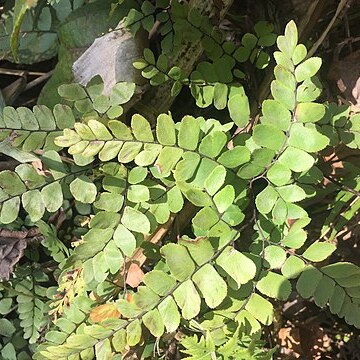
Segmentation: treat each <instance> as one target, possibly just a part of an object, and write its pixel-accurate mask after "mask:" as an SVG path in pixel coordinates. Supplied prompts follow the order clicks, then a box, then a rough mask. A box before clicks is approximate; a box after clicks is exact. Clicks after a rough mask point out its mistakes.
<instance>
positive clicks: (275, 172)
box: [266, 162, 291, 186]
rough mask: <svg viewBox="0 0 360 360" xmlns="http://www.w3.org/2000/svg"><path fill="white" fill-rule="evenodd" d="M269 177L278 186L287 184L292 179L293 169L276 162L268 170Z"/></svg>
mask: <svg viewBox="0 0 360 360" xmlns="http://www.w3.org/2000/svg"><path fill="white" fill-rule="evenodd" d="M266 175H267V178H268V179H269V180H270V181H271V182H272V183H273V184H274V185H277V186H281V185H285V184H287V183H288V182H289V181H290V179H291V171H290V169H289V168H288V167H287V166H285V165H283V164H281V163H279V162H275V163H274V164H273V165H271V167H270V169H269V170H268V172H267V174H266Z"/></svg>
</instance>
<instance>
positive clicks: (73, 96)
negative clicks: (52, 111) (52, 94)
mask: <svg viewBox="0 0 360 360" xmlns="http://www.w3.org/2000/svg"><path fill="white" fill-rule="evenodd" d="M58 92H59V95H60V96H61V97H63V98H64V99H66V100H70V101H75V100H80V99H85V98H86V97H87V95H86V92H85V90H84V88H83V87H82V86H81V85H80V84H77V83H73V84H63V85H60V86H59V88H58Z"/></svg>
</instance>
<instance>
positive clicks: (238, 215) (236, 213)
mask: <svg viewBox="0 0 360 360" xmlns="http://www.w3.org/2000/svg"><path fill="white" fill-rule="evenodd" d="M221 218H222V220H224V221H225V222H226V223H227V224H228V225H230V226H236V225H239V224H241V223H242V221H243V220H244V218H245V215H244V213H243V212H242V211H241V210H240V209H239V207H238V206H236V205H234V204H232V205H230V206H229V207H228V208H227V210H226V211H225V212H224V213H223V215H222V217H221Z"/></svg>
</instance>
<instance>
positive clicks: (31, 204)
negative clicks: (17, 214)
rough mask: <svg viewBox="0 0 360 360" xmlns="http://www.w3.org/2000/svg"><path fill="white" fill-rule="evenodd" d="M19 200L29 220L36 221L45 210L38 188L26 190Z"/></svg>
mask: <svg viewBox="0 0 360 360" xmlns="http://www.w3.org/2000/svg"><path fill="white" fill-rule="evenodd" d="M21 201H22V204H23V206H24V209H25V210H26V211H27V212H28V214H29V216H30V219H31V221H33V222H36V221H38V220H40V219H41V218H42V216H43V215H44V212H45V205H44V203H43V200H42V196H41V193H40V191H39V190H31V191H27V192H26V193H24V194H23V195H22V197H21Z"/></svg>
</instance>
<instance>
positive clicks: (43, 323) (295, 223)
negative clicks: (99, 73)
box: [0, 1, 360, 360]
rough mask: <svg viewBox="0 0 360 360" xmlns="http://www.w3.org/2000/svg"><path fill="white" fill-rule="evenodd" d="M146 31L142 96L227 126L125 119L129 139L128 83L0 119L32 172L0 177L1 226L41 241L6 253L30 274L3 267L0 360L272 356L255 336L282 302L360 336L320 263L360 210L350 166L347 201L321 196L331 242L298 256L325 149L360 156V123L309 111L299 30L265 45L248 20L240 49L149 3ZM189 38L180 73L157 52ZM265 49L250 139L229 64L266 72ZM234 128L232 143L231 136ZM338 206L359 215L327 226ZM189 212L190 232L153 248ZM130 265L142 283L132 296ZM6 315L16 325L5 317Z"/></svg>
mask: <svg viewBox="0 0 360 360" xmlns="http://www.w3.org/2000/svg"><path fill="white" fill-rule="evenodd" d="M119 3H120V5H119V6H121V3H122V1H120V2H119ZM170 6H171V10H172V11H168V9H169V7H170ZM113 10H114V9H113ZM156 20H158V21H159V22H160V23H161V24H162V27H161V31H162V33H161V34H162V35H163V41H162V51H163V53H162V54H161V55H160V56H159V57H158V58H157V59H156V57H155V55H154V54H153V52H151V51H150V50H148V49H145V51H144V59H139V60H137V61H136V62H135V63H134V66H135V67H136V68H137V69H141V70H142V74H143V75H144V76H145V77H146V78H148V79H150V82H151V84H152V85H161V84H163V83H164V82H170V81H171V82H172V84H171V86H172V94H173V95H174V96H176V95H177V94H178V93H179V91H180V90H181V88H182V87H183V86H190V88H191V92H192V94H193V96H194V98H195V99H196V104H197V105H198V106H200V107H205V106H206V107H207V106H210V105H212V104H213V105H214V106H215V108H216V109H225V108H227V109H228V110H229V112H228V113H227V115H226V121H222V122H220V121H218V120H215V119H204V118H203V117H197V118H195V117H194V116H192V115H191V114H189V115H186V116H185V117H183V118H182V119H181V120H179V119H173V117H172V115H171V113H163V114H160V115H159V116H158V117H157V121H156V124H155V126H153V127H152V125H151V123H150V122H149V121H148V120H147V119H146V118H145V117H144V116H142V115H141V114H134V115H132V117H131V122H130V124H129V126H128V125H127V124H126V123H125V122H124V121H122V120H121V118H120V119H119V117H120V116H122V114H123V112H124V108H123V105H124V104H126V103H127V102H128V101H130V100H131V98H132V97H133V96H134V93H135V89H136V87H135V84H132V83H125V82H123V83H118V84H116V85H115V87H114V88H113V89H112V92H111V94H109V95H104V94H103V84H102V82H101V80H100V79H99V78H94V79H93V80H92V81H91V82H90V83H89V84H88V85H87V86H85V87H83V86H81V85H79V84H66V85H62V86H61V87H60V88H59V94H60V95H61V96H62V97H63V98H64V99H65V100H66V104H58V105H56V106H55V107H54V108H53V109H49V108H48V107H46V106H44V105H41V106H40V105H38V106H35V107H34V108H33V110H30V109H27V108H24V107H19V108H17V109H15V108H12V107H5V108H4V110H3V113H2V115H1V116H0V128H1V140H2V145H3V146H5V147H6V149H7V151H8V153H10V154H11V155H12V156H18V157H24V156H25V155H27V156H30V159H31V160H30V161H24V163H22V164H20V165H18V166H17V167H16V168H15V169H14V170H13V171H12V170H4V171H2V172H0V196H1V199H0V200H1V208H0V222H1V224H2V227H3V228H4V229H8V230H9V231H18V230H20V229H22V231H24V230H23V229H25V228H26V229H29V228H31V229H34V228H36V229H37V231H38V233H37V234H36V236H35V237H34V236H31V235H29V234H24V236H23V237H22V238H18V239H13V243H16V244H17V245H16V246H18V248H17V249H18V253H17V254H19V253H21V254H22V252H24V248H25V247H26V244H27V245H28V246H27V249H26V250H25V256H26V258H27V259H28V261H27V262H25V263H24V264H22V265H21V266H16V270H15V272H14V274H12V275H11V276H10V274H11V273H12V267H13V266H14V265H16V263H17V262H18V261H19V257H16V256H13V257H12V256H10V255H9V254H11V252H9V253H8V254H7V255H6V256H8V258H6V259H7V260H8V262H7V264H8V265H7V267H4V268H2V269H1V270H2V271H4V272H5V275H2V277H3V279H4V280H6V281H4V282H3V283H2V284H0V289H1V292H0V296H1V298H0V313H1V314H2V315H4V318H3V319H0V322H2V325H1V326H0V328H1V329H0V332H2V333H1V334H2V335H3V336H4V339H5V340H1V345H0V346H2V348H1V350H0V351H1V353H2V356H3V357H5V356H8V357H7V358H15V356H18V358H19V359H27V358H29V357H28V355H26V352H25V351H24V350H23V348H24V347H25V348H26V344H25V343H24V342H21V341H19V339H18V337H19V334H23V337H24V339H25V340H26V341H28V343H29V344H30V350H31V351H32V352H33V353H34V355H33V358H34V359H38V360H42V359H59V360H60V359H71V360H72V359H93V358H96V359H123V358H127V355H131V354H134V353H136V354H137V356H138V358H166V356H168V355H167V354H166V349H167V348H168V347H169V344H170V343H171V342H173V341H178V346H179V348H180V351H181V352H182V356H183V358H187V359H194V360H195V359H271V358H272V355H273V353H274V352H275V351H276V348H274V349H268V348H266V346H265V345H266V344H265V343H264V341H262V340H261V330H262V328H263V327H264V326H269V325H271V324H272V322H273V319H274V306H273V304H274V302H275V301H284V300H287V299H288V298H289V296H290V294H291V293H292V292H293V291H295V290H296V291H297V292H298V293H299V295H300V296H302V297H303V298H305V299H309V298H311V299H313V301H314V302H315V303H316V305H318V306H319V307H321V308H323V307H327V309H329V311H330V312H331V313H333V314H335V315H337V316H339V317H340V318H344V319H345V321H346V322H347V323H348V324H350V325H354V326H356V327H360V309H359V306H360V303H359V298H360V295H359V294H360V285H359V281H358V279H359V276H360V268H359V267H358V266H356V265H354V264H352V263H348V262H330V263H329V262H325V260H326V259H328V258H329V257H331V255H332V254H333V253H334V251H335V250H336V245H335V243H333V242H332V239H333V238H334V236H335V231H336V230H337V231H338V230H339V229H340V228H341V227H340V226H343V225H344V223H346V221H348V220H350V218H351V216H353V215H354V213H355V212H356V211H357V209H358V207H359V198H358V192H359V188H360V180H359V176H358V174H359V172H358V170H359V169H357V168H356V167H355V166H353V165H350V164H345V166H346V167H347V173H346V176H344V178H343V179H341V181H342V183H343V184H344V186H342V188H341V189H340V191H339V189H338V188H337V189H336V190H334V189H333V188H332V190H331V191H332V192H333V196H334V200H333V201H334V202H333V203H332V205H331V206H330V207H331V211H330V213H329V216H328V217H327V218H326V220H325V222H324V227H323V234H322V235H323V237H324V236H325V235H326V234H327V233H328V231H329V229H331V230H332V233H331V236H330V237H329V241H315V242H312V243H309V242H307V232H306V230H305V228H306V226H307V225H309V223H310V222H311V214H309V212H308V211H307V210H308V203H310V201H312V202H314V201H315V203H316V199H317V197H318V196H321V195H322V193H323V192H324V191H326V189H324V187H323V186H322V181H323V179H324V176H326V177H329V176H330V175H327V174H326V173H325V174H324V171H325V170H324V167H323V158H322V155H321V152H322V151H324V150H327V149H330V148H333V147H336V146H338V145H339V144H342V145H346V146H348V147H350V148H353V149H358V148H359V146H360V136H359V131H360V127H359V124H360V121H359V120H360V116H359V115H353V114H350V112H349V109H348V108H347V107H346V108H345V107H341V106H337V105H335V104H328V103H324V104H323V103H319V102H316V100H317V98H318V97H319V96H320V94H321V88H320V85H319V80H318V78H317V77H316V74H317V72H318V70H319V69H320V66H321V59H320V58H318V57H310V58H308V57H307V50H306V48H305V46H303V45H302V44H298V34H297V28H296V25H295V23H294V22H290V23H289V24H288V25H287V26H286V29H285V34H284V35H281V36H278V37H277V38H276V36H275V35H274V34H273V33H272V28H271V26H269V25H267V24H265V23H260V24H259V25H257V27H256V28H255V33H256V35H251V34H246V35H244V36H243V38H242V40H241V43H242V44H241V45H240V47H238V48H236V47H235V45H234V44H232V43H229V42H227V41H224V38H223V36H222V35H221V33H219V32H218V31H217V30H218V29H216V28H214V27H213V26H212V25H211V24H210V23H209V22H208V21H206V19H205V17H202V16H201V15H200V14H198V13H197V12H196V11H195V10H194V11H189V9H187V8H186V5H182V4H180V3H178V2H177V1H173V2H172V3H171V5H170V4H169V1H158V2H157V6H156V7H155V6H153V5H152V4H151V3H150V2H149V1H144V2H143V4H142V6H141V8H138V7H137V8H136V7H134V9H132V10H131V11H130V13H129V15H128V17H127V20H126V23H127V25H128V26H129V27H130V29H131V30H132V31H134V32H136V31H137V30H138V29H139V27H140V26H143V27H144V28H145V29H146V30H148V31H150V30H151V29H152V27H153V25H154V23H155V21H156ZM169 22H170V23H171V24H172V26H171V27H170V25H169ZM169 28H170V30H167V29H169ZM194 28H196V29H197V31H196V32H194V31H193V29H194ZM184 36H185V37H186V36H188V37H190V38H186V39H184V38H183V37H184ZM179 37H180V39H179ZM184 40H186V41H202V42H204V48H205V50H206V54H207V57H208V60H206V61H203V62H201V63H199V64H198V65H197V68H196V69H195V70H194V71H193V72H192V73H191V75H190V76H187V75H186V73H185V72H184V71H183V70H182V69H180V68H179V67H177V65H176V64H175V65H174V66H172V65H171V66H170V65H169V61H168V58H167V55H166V54H169V53H171V54H174V53H175V54H176V46H175V49H174V48H173V47H171V48H170V44H172V45H177V44H180V43H181V42H182V41H184ZM275 40H276V42H277V47H278V51H276V52H275V53H274V58H275V61H276V64H277V65H276V66H275V68H274V76H275V79H274V80H273V81H272V83H271V94H272V99H268V100H265V101H264V102H263V104H262V108H261V117H260V121H259V123H257V124H255V125H254V124H253V123H250V126H248V125H249V120H250V119H249V118H250V109H249V103H248V98H247V96H246V94H245V91H244V87H243V86H242V85H241V84H240V81H242V80H244V79H245V78H246V75H245V73H244V72H242V70H240V66H239V64H241V63H242V62H244V61H247V60H249V61H250V62H251V63H253V64H254V65H255V67H257V68H259V69H261V68H263V67H265V66H266V65H267V64H268V62H269V58H270V57H269V55H267V54H266V53H265V52H264V51H263V47H264V46H271V45H272V44H273V43H274V42H275ZM219 69H220V70H219ZM236 126H237V127H240V128H241V129H242V131H240V132H239V133H238V134H237V135H233V134H234V128H235V127H236ZM245 128H246V129H247V131H244V129H245ZM31 161H32V163H31ZM330 177H331V176H330ZM336 201H342V202H343V203H348V202H350V201H352V202H353V204H355V205H353V207H352V208H351V209H349V210H348V211H347V212H345V213H344V214H343V216H344V220H341V221H340V224H338V225H337V226H336V227H335V228H331V227H330V224H332V223H333V219H334V218H335V217H336V216H337V215H338V214H339V213H341V210H342V207H341V208H340V207H339V206H338V205H337V203H336ZM189 204H191V209H193V214H194V215H193V216H192V215H191V227H190V228H187V229H186V232H185V231H184V232H182V233H178V234H177V233H174V234H173V235H175V236H165V237H162V238H161V241H151V240H152V239H154V237H155V236H158V234H159V229H160V230H161V229H163V228H164V227H165V228H166V226H168V225H167V224H169V223H171V222H172V221H173V219H174V217H176V214H181V213H183V212H185V211H186V207H187V206H189ZM310 210H311V209H310ZM53 224H55V225H53ZM167 229H168V228H167ZM182 230H183V229H182ZM175 231H176V230H174V232H175ZM176 237H177V240H172V239H175V238H176ZM30 239H31V240H32V241H31V242H32V243H33V244H35V245H31V244H29V241H30ZM149 240H150V241H149ZM1 241H2V240H1ZM33 247H35V248H37V250H34V251H32V248H33ZM14 248H15V245H14ZM139 254H140V255H142V256H143V257H144V258H146V266H145V267H144V268H143V270H144V272H145V274H143V276H141V281H140V283H141V285H139V284H136V285H134V283H133V282H131V281H130V280H129V276H130V275H131V271H134V270H132V269H131V266H134V265H135V266H136V265H137V266H138V268H139V269H140V267H141V266H142V265H143V263H144V262H143V261H142V262H141V260H139V259H140V258H141V257H140V256H139ZM44 259H45V260H44ZM49 259H50V263H49ZM139 265H140V267H139ZM1 266H4V264H3V263H1ZM48 266H50V269H49V268H48ZM14 304H16V305H14ZM15 311H16V312H17V313H18V315H19V318H20V321H17V320H13V321H11V319H12V317H11V316H8V317H7V318H6V316H7V315H8V314H10V315H11V314H12V313H13V312H15ZM2 329H4V330H2ZM175 333H177V335H180V334H182V337H181V339H180V340H179V339H178V337H177V336H175V335H174V334H175ZM175 339H176V340H175ZM4 354H5V355H4ZM9 354H10V355H9ZM14 354H15V355H14ZM16 354H18V355H16ZM11 356H12V357H11Z"/></svg>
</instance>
